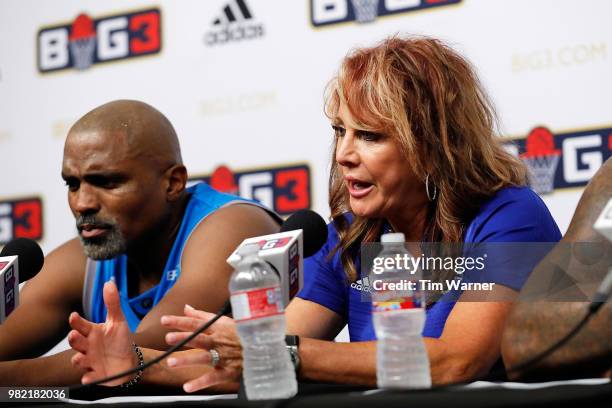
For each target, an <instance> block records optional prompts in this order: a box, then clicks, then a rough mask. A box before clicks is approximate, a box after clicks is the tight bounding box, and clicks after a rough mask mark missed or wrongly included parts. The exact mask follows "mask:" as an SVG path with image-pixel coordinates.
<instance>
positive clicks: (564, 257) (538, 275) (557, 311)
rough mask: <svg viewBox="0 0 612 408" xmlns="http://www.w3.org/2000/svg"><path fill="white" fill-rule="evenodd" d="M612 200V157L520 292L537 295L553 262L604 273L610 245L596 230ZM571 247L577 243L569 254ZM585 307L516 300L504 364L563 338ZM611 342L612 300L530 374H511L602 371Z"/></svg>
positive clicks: (611, 361) (609, 360)
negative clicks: (597, 223) (556, 242)
mask: <svg viewBox="0 0 612 408" xmlns="http://www.w3.org/2000/svg"><path fill="white" fill-rule="evenodd" d="M611 198H612V159H608V160H607V161H606V162H605V163H604V164H603V165H602V166H601V168H600V169H599V170H598V171H597V173H596V174H595V176H594V177H593V178H592V179H591V181H590V182H589V184H588V185H587V187H586V188H585V190H584V192H583V193H582V197H580V201H579V202H578V205H577V207H576V212H575V213H574V216H573V217H572V221H571V222H570V225H569V227H568V229H567V232H566V234H565V236H564V237H563V239H562V240H561V242H560V243H559V244H558V246H557V247H555V249H553V251H551V252H550V253H549V254H548V255H547V256H546V258H544V259H543V260H542V262H540V263H539V264H538V266H537V267H536V268H535V270H534V271H533V273H532V274H531V276H530V277H529V279H528V280H527V282H526V283H525V286H524V287H523V289H522V290H521V294H522V295H524V294H526V293H527V294H529V293H531V292H534V293H538V289H541V283H539V280H541V279H542V278H548V277H553V276H555V273H554V272H555V270H554V268H555V265H559V266H560V267H561V269H562V270H563V271H565V272H566V273H567V275H568V276H571V275H572V274H576V273H578V272H582V271H585V270H586V272H587V273H589V274H591V276H602V277H603V276H605V274H606V273H607V272H608V268H609V267H610V265H611V264H610V261H611V260H612V258H611V255H612V247H611V244H610V242H609V241H608V240H607V239H605V238H603V237H602V236H601V235H600V234H599V233H597V232H596V231H595V230H594V229H593V224H594V223H595V220H596V219H597V217H599V214H600V213H601V211H602V210H603V208H604V207H605V206H606V204H607V203H608V200H610V199H611ZM576 243H581V244H576ZM570 245H573V246H572V247H571V253H568V252H570V251H569V249H570ZM603 255H605V256H603ZM585 265H586V266H585ZM557 279H558V278H557ZM587 308H588V302H579V301H576V302H569V301H568V302H550V301H532V302H527V301H523V302H517V303H516V305H515V307H514V309H513V310H512V312H511V314H510V316H509V318H508V323H507V326H506V329H505V331H504V336H503V341H502V355H503V358H504V362H505V365H506V367H507V368H510V367H513V366H516V365H518V364H521V363H523V362H525V361H526V360H528V359H530V358H532V357H534V356H535V355H537V354H539V353H541V352H542V351H544V350H545V349H547V348H548V347H549V346H550V345H552V344H553V343H554V342H556V341H557V340H559V339H561V338H562V337H563V336H565V335H566V334H567V333H569V331H570V330H572V329H573V328H574V327H575V326H576V325H577V324H578V322H579V321H580V320H581V319H582V318H583V317H584V316H585V314H586V311H587ZM611 343H612V306H611V305H610V303H608V304H606V305H604V306H603V307H602V308H601V309H600V310H599V311H598V312H597V314H596V315H595V316H593V317H592V318H591V320H590V321H589V322H588V323H587V325H586V326H584V327H583V328H582V329H581V330H580V332H579V333H578V334H577V335H576V336H575V337H574V338H573V339H572V340H570V341H569V342H568V343H567V344H565V345H564V346H563V347H562V348H560V349H558V350H557V351H556V352H554V353H553V354H552V355H550V356H549V357H547V358H546V359H544V360H543V361H542V362H541V363H540V364H539V365H537V366H535V367H533V368H532V370H530V371H529V372H518V373H517V372H510V373H509V375H510V377H511V378H534V379H535V378H546V379H548V380H550V379H553V378H567V377H573V378H581V377H582V378H584V377H593V376H598V375H602V374H604V373H605V372H606V371H608V370H610V367H611V366H612V344H611Z"/></svg>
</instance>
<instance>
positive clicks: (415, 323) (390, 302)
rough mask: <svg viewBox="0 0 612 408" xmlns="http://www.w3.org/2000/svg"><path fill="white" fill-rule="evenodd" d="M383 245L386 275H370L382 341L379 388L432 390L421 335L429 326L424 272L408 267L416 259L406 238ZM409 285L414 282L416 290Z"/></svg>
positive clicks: (386, 238)
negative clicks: (426, 326)
mask: <svg viewBox="0 0 612 408" xmlns="http://www.w3.org/2000/svg"><path fill="white" fill-rule="evenodd" d="M381 242H382V245H383V249H382V251H381V252H380V254H378V258H382V259H383V262H382V263H380V264H379V266H380V267H381V269H382V271H381V270H380V269H379V270H378V271H377V272H379V273H375V272H376V270H374V269H373V271H372V274H371V275H370V285H373V286H372V315H373V320H374V329H375V331H376V337H377V339H378V341H377V343H376V380H377V385H378V387H379V388H395V389H418V388H430V387H431V374H430V371H429V357H428V355H427V350H426V349H425V343H424V342H423V337H422V335H421V333H422V331H423V326H424V324H425V309H424V306H425V299H424V293H423V291H421V290H420V289H421V288H420V287H419V286H420V285H419V280H420V279H422V271H421V270H420V269H417V270H416V271H414V270H412V263H410V262H408V263H407V264H405V263H404V259H405V258H406V257H408V258H412V255H411V254H410V252H409V251H408V250H407V249H406V248H405V244H404V234H402V233H393V234H384V235H383V236H382V237H381ZM398 256H399V257H398ZM387 258H392V259H393V262H391V261H388V265H386V267H385V265H384V259H387ZM398 259H399V260H400V262H399V265H398V262H397V261H398ZM391 265H393V266H391ZM407 265H408V266H409V267H408V268H406V266H407ZM412 272H414V273H412ZM374 281H378V282H374ZM409 282H413V283H412V286H409V285H411V284H410V283H409ZM385 284H386V285H387V286H386V287H384V288H383V285H385ZM389 284H392V285H396V286H395V287H393V286H391V285H389ZM398 284H399V285H400V286H399V287H398ZM385 289H386V290H385Z"/></svg>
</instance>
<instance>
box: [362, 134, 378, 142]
mask: <svg viewBox="0 0 612 408" xmlns="http://www.w3.org/2000/svg"><path fill="white" fill-rule="evenodd" d="M361 138H362V139H363V140H365V141H368V142H376V141H378V140H380V138H381V135H380V134H379V133H374V132H361Z"/></svg>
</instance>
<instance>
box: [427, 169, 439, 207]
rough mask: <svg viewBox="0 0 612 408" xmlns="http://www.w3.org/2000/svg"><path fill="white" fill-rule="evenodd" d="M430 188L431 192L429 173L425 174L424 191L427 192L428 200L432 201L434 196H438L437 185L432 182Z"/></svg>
mask: <svg viewBox="0 0 612 408" xmlns="http://www.w3.org/2000/svg"><path fill="white" fill-rule="evenodd" d="M431 184H432V186H433V187H432V188H431V189H432V190H433V194H432V193H431V192H430V191H429V174H427V175H426V176H425V192H426V193H427V198H428V199H429V201H434V200H435V199H436V197H437V196H438V187H436V185H435V184H434V183H433V182H432V183H431Z"/></svg>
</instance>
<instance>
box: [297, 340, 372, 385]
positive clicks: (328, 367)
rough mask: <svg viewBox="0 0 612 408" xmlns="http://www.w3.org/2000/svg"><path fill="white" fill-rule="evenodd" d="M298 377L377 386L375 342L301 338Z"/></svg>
mask: <svg viewBox="0 0 612 408" xmlns="http://www.w3.org/2000/svg"><path fill="white" fill-rule="evenodd" d="M299 354H300V360H301V366H300V370H299V373H298V375H299V378H300V379H303V380H308V381H319V382H329V383H341V384H355V385H369V386H375V385H376V342H374V341H370V342H356V343H335V342H332V341H325V340H315V339H307V338H302V339H300V347H299Z"/></svg>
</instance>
